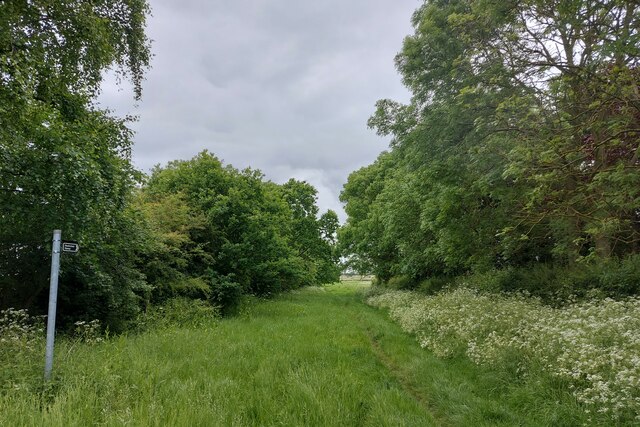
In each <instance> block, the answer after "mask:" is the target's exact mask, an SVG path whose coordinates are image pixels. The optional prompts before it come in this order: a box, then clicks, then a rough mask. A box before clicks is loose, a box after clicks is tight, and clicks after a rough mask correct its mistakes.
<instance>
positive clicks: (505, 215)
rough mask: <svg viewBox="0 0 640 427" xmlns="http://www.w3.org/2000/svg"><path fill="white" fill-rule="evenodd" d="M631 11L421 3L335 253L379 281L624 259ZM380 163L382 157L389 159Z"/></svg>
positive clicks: (634, 153) (631, 172)
mask: <svg viewBox="0 0 640 427" xmlns="http://www.w3.org/2000/svg"><path fill="white" fill-rule="evenodd" d="M639 19H640V5H638V3H637V2H632V1H622V0H621V1H616V0H612V1H611V0H600V1H594V0H550V1H537V0H531V1H506V2H487V1H481V0H454V1H444V0H429V1H426V2H424V4H423V5H422V6H421V7H420V8H419V9H418V10H417V11H416V12H415V14H414V16H413V20H412V23H413V26H414V30H415V31H414V33H413V34H411V35H410V36H408V37H407V38H406V39H405V41H404V46H403V49H402V51H401V52H400V53H399V54H398V56H397V57H396V65H397V68H398V70H399V72H400V74H401V76H402V79H403V82H404V83H405V85H406V86H407V87H408V88H409V89H410V90H411V92H412V95H413V96H412V99H411V102H410V103H409V104H408V105H402V104H399V103H397V102H394V101H391V100H381V101H379V102H378V104H377V107H378V108H377V110H376V112H375V114H374V115H373V116H372V117H371V119H370V121H369V124H370V126H372V127H374V128H375V129H377V131H378V132H379V133H380V134H381V135H389V136H391V137H392V143H391V152H390V153H388V154H382V155H381V156H380V158H379V159H378V160H377V161H376V163H374V164H373V165H371V166H369V167H366V168H363V169H361V170H360V171H357V172H355V173H354V174H352V175H351V176H350V178H349V181H348V182H347V184H346V185H345V189H344V191H343V193H342V196H341V198H342V200H343V202H346V211H347V214H348V215H349V218H348V220H347V224H346V225H345V227H343V229H342V230H341V233H340V235H341V245H342V246H343V248H345V250H346V251H347V252H348V253H351V254H352V257H353V259H354V260H356V261H358V262H359V263H360V264H361V265H362V266H367V265H368V266H369V267H370V269H371V270H372V271H374V272H376V273H377V274H378V275H379V276H380V277H381V278H383V279H385V278H389V277H392V276H394V275H407V276H410V277H412V278H414V279H420V278H422V277H429V276H433V275H458V274H461V273H465V272H468V271H476V270H485V269H490V268H494V267H504V266H508V265H516V266H517V265H526V264H528V263H531V262H538V261H549V260H551V259H553V260H554V262H558V263H572V262H574V261H575V260H576V259H579V258H581V257H585V256H587V257H594V258H599V259H607V258H609V257H611V256H614V255H619V256H623V255H625V254H630V253H635V252H637V251H638V249H639V246H638V241H639V238H640V236H639V235H638V231H639V230H640V229H639V226H640V216H639V215H640V211H639V209H638V206H639V203H640V198H639V195H640V193H639V191H640V190H639V188H640V186H639V185H638V184H639V183H640V182H639V181H638V180H639V179H640V173H639V171H638V167H639V166H640V163H638V152H639V151H638V150H639V146H638V142H639V139H638V135H640V133H638V129H639V127H638V124H639V123H640V122H639V119H640V114H639V110H638V106H639V105H640V103H639V102H638V101H639V98H638V93H639V92H638V87H639V86H638V83H639V80H638V77H639V75H638V71H637V70H638V68H637V67H638V60H639V58H640V57H639V53H640V51H639V48H640V43H639V41H640V39H639V37H640V34H639V31H638V28H640V22H639ZM388 159H393V161H392V162H390V161H388Z"/></svg>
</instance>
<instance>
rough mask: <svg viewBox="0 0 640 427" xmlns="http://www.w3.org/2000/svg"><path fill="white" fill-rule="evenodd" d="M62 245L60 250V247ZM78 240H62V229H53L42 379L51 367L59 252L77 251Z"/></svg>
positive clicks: (49, 374)
mask: <svg viewBox="0 0 640 427" xmlns="http://www.w3.org/2000/svg"><path fill="white" fill-rule="evenodd" d="M60 246H62V250H61V248H60ZM79 250H80V245H79V244H78V242H72V241H62V231H61V230H53V247H52V249H51V278H50V279H49V280H50V281H49V313H48V315H47V347H46V351H45V360H44V379H45V381H49V379H50V378H51V371H52V369H53V342H54V339H55V333H56V306H57V304H58V274H59V272H60V252H68V253H74V254H75V253H77V252H78V251H79Z"/></svg>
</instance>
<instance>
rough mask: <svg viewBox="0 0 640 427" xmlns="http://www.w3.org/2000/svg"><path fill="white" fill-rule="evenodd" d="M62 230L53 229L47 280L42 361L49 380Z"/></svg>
mask: <svg viewBox="0 0 640 427" xmlns="http://www.w3.org/2000/svg"><path fill="white" fill-rule="evenodd" d="M61 240H62V231H60V230H53V248H52V249H51V277H50V279H49V280H50V281H49V314H48V316H47V347H46V352H45V361H44V379H45V381H49V379H50V378H51V370H52V369H53V341H54V338H55V333H56V305H57V303H58V273H59V271H60V242H61Z"/></svg>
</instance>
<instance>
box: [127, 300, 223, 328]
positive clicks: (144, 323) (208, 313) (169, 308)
mask: <svg viewBox="0 0 640 427" xmlns="http://www.w3.org/2000/svg"><path fill="white" fill-rule="evenodd" d="M219 319H220V309H219V307H218V306H215V305H211V304H209V303H207V302H205V301H202V300H200V299H193V298H187V297H175V298H169V299H167V300H165V301H164V302H163V303H162V304H159V305H154V306H152V307H150V308H149V309H148V310H147V311H146V312H144V313H142V314H140V316H139V317H138V318H137V319H136V322H135V328H134V330H136V331H137V332H147V331H156V330H162V329H168V328H204V329H207V328H209V327H211V326H215V325H216V323H217V321H218V320H219Z"/></svg>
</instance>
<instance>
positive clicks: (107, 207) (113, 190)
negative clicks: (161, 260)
mask: <svg viewBox="0 0 640 427" xmlns="http://www.w3.org/2000/svg"><path fill="white" fill-rule="evenodd" d="M148 12H149V10H148V6H147V3H146V2H145V1H144V0H118V1H97V2H90V3H89V2H84V3H82V4H78V2H76V1H70V0H69V1H67V0H63V1H56V2H49V1H29V2H15V1H12V2H2V4H0V205H2V212H1V213H0V306H5V307H6V306H19V307H30V308H33V309H34V310H35V311H36V312H37V311H41V312H42V311H44V307H45V305H46V292H44V290H45V289H46V287H47V285H48V264H49V262H48V261H49V253H50V244H49V242H50V239H51V234H52V230H53V229H56V228H58V229H62V232H63V238H64V239H71V240H77V241H79V242H80V245H81V248H82V249H81V252H80V254H78V255H77V256H76V257H73V258H68V257H65V259H63V263H62V270H61V271H62V274H61V282H60V302H61V304H60V309H61V316H60V319H61V321H63V322H64V321H66V320H70V319H72V318H77V317H91V318H99V319H101V320H103V321H104V322H105V323H106V324H108V325H109V326H110V327H112V328H113V329H121V328H123V327H124V325H125V324H126V321H127V319H130V318H132V317H133V316H134V315H135V313H136V311H137V307H138V304H137V298H138V296H137V295H141V294H143V293H144V292H145V286H144V281H143V277H142V276H141V275H140V273H139V272H138V271H136V269H135V259H136V255H135V254H136V253H137V252H138V250H139V246H138V244H139V243H140V242H141V239H140V234H141V231H140V227H139V225H140V224H139V223H137V219H136V218H134V215H132V214H131V213H130V212H129V211H128V210H127V209H126V206H127V203H128V198H129V195H130V192H131V189H132V188H133V186H134V184H135V183H136V181H137V180H138V179H139V174H138V173H137V172H136V171H135V170H134V169H133V168H132V166H131V164H130V151H131V132H130V130H129V129H128V128H127V127H126V125H127V122H128V121H129V119H125V120H122V119H116V118H113V117H111V116H109V114H108V112H105V111H101V110H98V109H97V108H96V107H95V106H94V105H93V104H92V99H93V97H94V96H95V95H96V93H97V92H98V90H99V86H100V82H101V81H102V76H103V74H104V72H105V70H106V69H108V68H112V67H113V68H115V69H116V70H119V73H120V75H121V76H125V77H127V76H128V77H130V79H131V80H132V82H133V85H134V91H135V95H136V98H139V97H140V89H141V86H140V85H141V81H142V78H143V72H144V70H145V68H146V67H147V66H148V63H149V55H150V54H149V41H148V39H147V38H146V36H145V33H144V28H145V18H146V14H147V13H148Z"/></svg>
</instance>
